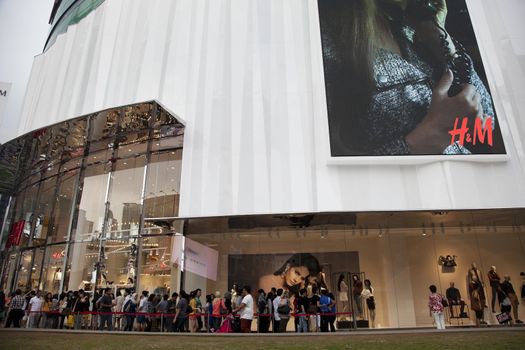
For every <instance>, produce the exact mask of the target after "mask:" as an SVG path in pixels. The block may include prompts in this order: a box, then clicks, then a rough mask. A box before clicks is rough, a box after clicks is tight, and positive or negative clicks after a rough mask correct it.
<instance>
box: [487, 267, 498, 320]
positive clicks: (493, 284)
mask: <svg viewBox="0 0 525 350" xmlns="http://www.w3.org/2000/svg"><path fill="white" fill-rule="evenodd" d="M488 277H489V283H490V289H491V290H492V300H491V302H490V306H491V308H492V312H495V310H494V305H495V303H496V297H497V296H498V288H499V286H500V283H501V278H500V277H499V275H498V273H497V272H496V266H491V267H490V270H489V273H488Z"/></svg>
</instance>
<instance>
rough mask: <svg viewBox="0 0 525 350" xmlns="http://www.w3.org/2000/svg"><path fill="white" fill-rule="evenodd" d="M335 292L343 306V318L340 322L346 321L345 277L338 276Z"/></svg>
mask: <svg viewBox="0 0 525 350" xmlns="http://www.w3.org/2000/svg"><path fill="white" fill-rule="evenodd" d="M337 292H338V293H339V295H338V297H339V301H340V302H341V304H343V309H342V313H343V317H341V320H342V321H344V320H346V313H347V312H348V285H347V284H346V283H345V275H344V274H340V275H339V281H338V282H337Z"/></svg>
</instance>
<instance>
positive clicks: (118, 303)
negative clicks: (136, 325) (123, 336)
mask: <svg viewBox="0 0 525 350" xmlns="http://www.w3.org/2000/svg"><path fill="white" fill-rule="evenodd" d="M124 294H125V291H124V289H120V290H117V297H116V298H115V307H114V308H113V312H115V328H116V329H117V330H119V331H121V330H122V329H123V325H122V324H123V322H122V320H123V317H122V314H121V312H122V307H123V306H124V300H125V299H126V297H125V296H124Z"/></svg>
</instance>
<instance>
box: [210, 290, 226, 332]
mask: <svg viewBox="0 0 525 350" xmlns="http://www.w3.org/2000/svg"><path fill="white" fill-rule="evenodd" d="M227 313H228V309H227V308H226V304H225V303H224V299H222V298H221V292H219V291H216V292H215V298H214V299H213V302H212V326H211V331H212V332H215V331H217V330H218V329H219V328H220V327H221V323H222V318H223V317H224V316H226V314H227Z"/></svg>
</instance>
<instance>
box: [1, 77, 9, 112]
mask: <svg viewBox="0 0 525 350" xmlns="http://www.w3.org/2000/svg"><path fill="white" fill-rule="evenodd" d="M10 92H11V83H5V82H1V81H0V122H2V121H3V120H4V111H5V108H6V105H7V99H8V98H9V94H10Z"/></svg>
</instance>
